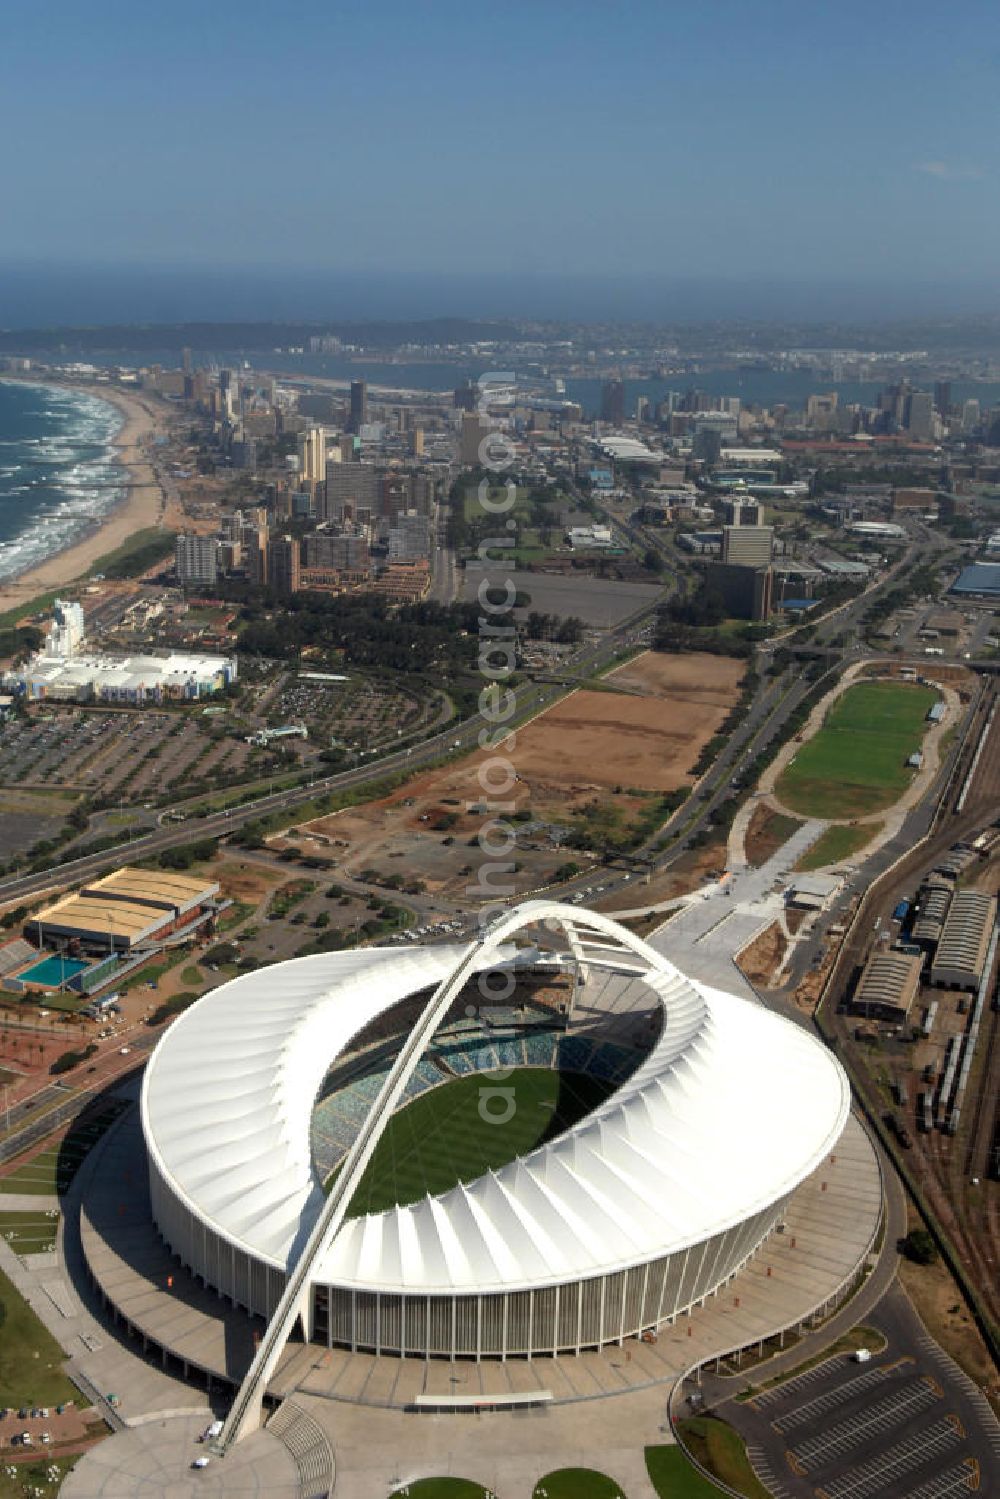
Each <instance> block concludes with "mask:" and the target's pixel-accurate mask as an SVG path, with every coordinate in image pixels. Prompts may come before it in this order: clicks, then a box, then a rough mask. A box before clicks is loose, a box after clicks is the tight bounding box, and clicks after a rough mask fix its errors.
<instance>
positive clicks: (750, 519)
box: [722, 496, 760, 526]
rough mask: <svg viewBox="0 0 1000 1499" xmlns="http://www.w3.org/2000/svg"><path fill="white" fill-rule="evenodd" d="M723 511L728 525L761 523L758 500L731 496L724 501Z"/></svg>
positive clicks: (755, 524)
mask: <svg viewBox="0 0 1000 1499" xmlns="http://www.w3.org/2000/svg"><path fill="white" fill-rule="evenodd" d="M722 513H723V515H724V517H725V523H726V525H727V526H759V525H760V506H759V505H758V504H757V501H756V500H751V499H746V498H743V499H739V498H737V497H735V496H730V498H729V499H727V500H726V501H724V503H723V506H722Z"/></svg>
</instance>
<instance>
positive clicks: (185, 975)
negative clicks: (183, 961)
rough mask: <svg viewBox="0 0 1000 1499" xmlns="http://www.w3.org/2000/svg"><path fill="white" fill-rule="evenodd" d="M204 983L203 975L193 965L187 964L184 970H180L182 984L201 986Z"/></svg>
mask: <svg viewBox="0 0 1000 1499" xmlns="http://www.w3.org/2000/svg"><path fill="white" fill-rule="evenodd" d="M204 982H205V975H204V974H203V973H202V971H201V969H200V968H197V967H195V965H194V964H193V963H189V964H188V966H187V967H186V968H182V969H181V983H182V984H203V983H204Z"/></svg>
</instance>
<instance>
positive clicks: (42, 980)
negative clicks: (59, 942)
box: [18, 953, 90, 989]
mask: <svg viewBox="0 0 1000 1499" xmlns="http://www.w3.org/2000/svg"><path fill="white" fill-rule="evenodd" d="M89 967H90V964H89V963H88V962H87V961H86V960H85V959H83V958H59V957H55V956H53V954H51V953H50V954H49V956H48V957H47V958H43V959H42V960H41V962H40V963H35V964H34V966H33V967H31V968H28V969H25V971H24V972H23V973H19V974H18V978H19V979H20V980H21V982H22V983H24V984H44V985H45V987H46V988H47V989H58V988H59V985H60V984H65V983H66V982H67V981H68V980H69V979H71V978H73V976H74V975H75V974H77V973H82V972H83V970H84V969H85V968H89Z"/></svg>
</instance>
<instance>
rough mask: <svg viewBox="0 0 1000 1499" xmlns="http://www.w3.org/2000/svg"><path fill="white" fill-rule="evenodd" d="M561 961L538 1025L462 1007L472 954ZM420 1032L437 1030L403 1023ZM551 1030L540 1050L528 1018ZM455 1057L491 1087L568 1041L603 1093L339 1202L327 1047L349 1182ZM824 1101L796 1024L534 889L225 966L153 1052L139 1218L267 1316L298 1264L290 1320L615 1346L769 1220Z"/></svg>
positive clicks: (482, 1346)
mask: <svg viewBox="0 0 1000 1499" xmlns="http://www.w3.org/2000/svg"><path fill="white" fill-rule="evenodd" d="M532 928H536V929H537V930H536V933H535V940H534V941H533V942H532V944H531V945H525V944H526V939H527V938H528V936H529V934H530V932H531V929H532ZM557 942H563V943H565V944H566V945H567V950H566V951H564V952H559V953H556V952H555V951H554V950H553V944H555V943H557ZM560 972H561V973H563V974H569V975H570V976H571V990H570V993H569V998H568V1000H567V1001H566V1002H565V1003H562V1004H555V1005H554V1006H553V1008H552V1011H551V1013H552V1025H551V1026H549V1027H547V1028H546V1027H541V1028H536V1029H535V1030H531V1029H530V1027H528V1026H527V1023H526V1022H525V1023H524V1024H523V1025H522V1024H521V1023H520V1022H519V1021H518V1019H517V1018H516V1014H515V1018H514V1019H513V1020H510V1019H509V1018H508V1020H507V1022H506V1023H505V1028H504V1031H503V1036H504V1040H503V1042H501V1041H500V1039H498V1038H499V1035H500V1033H499V1032H498V1031H497V1029H496V1028H495V1027H493V1026H491V1025H490V1023H489V1020H488V1018H480V1017H479V1016H477V1017H476V1018H475V1020H474V1021H467V1020H466V1019H465V1017H466V1016H467V1015H468V1012H469V1010H470V1008H471V1007H470V1006H469V1005H468V1004H467V1003H466V1001H467V1000H468V999H469V997H470V995H472V994H473V993H474V991H475V990H476V987H477V977H476V976H477V975H479V976H480V977H481V976H482V975H485V974H487V973H489V974H491V975H493V976H494V977H493V979H492V980H491V983H492V985H493V987H494V988H495V987H496V983H497V982H498V981H500V982H502V981H503V979H504V977H506V980H507V982H508V984H509V985H510V986H513V985H514V984H517V983H542V982H545V981H546V976H547V975H551V974H553V973H557V974H558V973H560ZM469 978H471V979H472V982H471V983H468V982H466V980H467V979H469ZM564 992H565V991H564ZM425 996H426V1000H425ZM407 1004H410V1005H411V1006H412V1005H414V1004H416V1005H417V1006H418V1013H419V1020H417V1021H416V1022H414V1021H413V1020H412V1019H409V1020H405V1022H404V1024H402V1025H401V1026H399V1027H398V1028H397V1029H398V1040H399V1050H398V1056H397V1060H396V1061H395V1063H391V1064H390V1066H389V1070H388V1071H387V1072H384V1073H377V1074H376V1075H375V1076H374V1078H373V1077H372V1075H371V1074H370V1072H369V1073H368V1074H367V1075H366V1074H365V1072H364V1067H363V1065H362V1063H363V1059H364V1053H365V1046H366V1045H367V1042H365V1044H364V1045H361V1046H360V1047H359V1042H358V1038H359V1037H362V1036H364V1037H368V1038H370V1036H371V1035H372V1034H373V1029H372V1028H373V1027H375V1028H376V1030H377V1028H378V1026H380V1025H381V1026H382V1027H383V1032H384V1035H385V1036H388V1037H389V1039H390V1041H391V1040H392V1036H393V1034H394V1030H393V1014H394V1012H397V1015H405V1014H412V1013H415V1012H412V1011H411V1012H407V1011H406V1010H405V1006H406V1005H407ZM400 1007H402V1008H400ZM488 1014H489V1012H488V1010H487V1011H486V1012H485V1015H486V1016H487V1017H488ZM470 1025H473V1026H475V1027H477V1028H478V1029H476V1030H475V1031H470V1030H469V1029H468V1027H469V1026H470ZM463 1027H466V1029H464V1030H463ZM432 1028H433V1030H434V1033H435V1036H436V1043H435V1044H436V1045H437V1046H438V1050H437V1051H429V1050H428V1049H427V1048H426V1047H425V1045H424V1042H423V1039H422V1036H423V1034H427V1035H430V1034H431V1030H432ZM556 1032H558V1034H555V1033H556ZM442 1035H443V1036H444V1037H445V1038H446V1041H445V1042H442V1041H441V1040H440V1037H441V1036H442ZM553 1035H554V1036H555V1039H554V1040H553V1041H552V1050H551V1054H550V1053H549V1051H548V1050H547V1049H546V1048H547V1047H548V1039H547V1040H544V1041H542V1040H540V1037H542V1036H545V1037H548V1038H549V1039H552V1037H553ZM414 1037H418V1039H419V1042H420V1044H419V1046H415V1045H414V1044H413V1042H414ZM448 1047H451V1048H452V1049H451V1050H450V1051H449V1050H448V1049H447V1048H448ZM505 1047H506V1050H505V1049H504V1048H505ZM512 1047H513V1053H512V1051H511V1048H512ZM518 1048H519V1050H518ZM626 1054H629V1055H628V1060H627V1064H623V1063H622V1057H623V1056H625V1055H626ZM459 1056H461V1059H462V1070H463V1071H465V1072H480V1073H481V1074H482V1082H483V1087H484V1089H490V1088H492V1087H493V1086H494V1084H495V1082H496V1080H497V1079H498V1078H499V1079H500V1081H501V1082H502V1077H503V1074H502V1072H499V1071H498V1064H503V1063H506V1064H507V1065H510V1064H511V1063H512V1062H519V1063H520V1064H522V1065H549V1066H553V1065H555V1066H559V1067H564V1066H566V1065H567V1064H568V1059H569V1057H570V1056H572V1066H573V1068H574V1069H575V1070H577V1071H579V1072H583V1073H586V1072H587V1071H588V1069H593V1071H594V1073H595V1075H596V1074H597V1072H598V1071H599V1070H603V1072H604V1075H605V1077H606V1078H608V1079H609V1091H608V1092H607V1094H606V1096H605V1097H604V1098H603V1101H601V1102H600V1103H599V1104H598V1105H597V1106H596V1107H595V1108H593V1109H592V1110H591V1111H590V1112H588V1113H586V1114H585V1115H584V1117H582V1118H580V1119H578V1120H577V1122H576V1123H575V1124H573V1125H572V1126H571V1127H570V1128H568V1129H565V1130H563V1131H562V1132H561V1133H557V1134H556V1135H555V1137H554V1138H551V1139H548V1140H547V1141H546V1142H545V1143H543V1144H539V1145H537V1146H536V1147H535V1148H534V1149H532V1150H531V1151H530V1152H529V1153H527V1154H525V1155H522V1156H520V1157H516V1158H514V1159H512V1160H510V1161H509V1162H508V1163H507V1164H506V1165H501V1166H499V1167H497V1168H495V1169H492V1170H484V1171H483V1173H482V1174H481V1175H479V1176H478V1177H477V1178H476V1179H475V1180H465V1181H462V1182H460V1183H459V1184H457V1185H455V1186H453V1187H451V1188H450V1189H449V1190H446V1191H443V1192H440V1193H438V1194H437V1195H427V1196H424V1197H423V1198H422V1199H420V1200H418V1201H412V1202H408V1203H405V1204H403V1205H398V1206H395V1207H392V1208H390V1209H389V1210H387V1211H384V1212H378V1213H374V1212H373V1213H367V1214H363V1215H361V1216H356V1217H353V1218H347V1217H345V1211H346V1206H347V1204H346V1203H342V1204H339V1205H338V1204H337V1203H336V1202H335V1199H336V1197H337V1195H338V1194H337V1188H336V1187H335V1188H334V1190H333V1192H332V1193H331V1195H330V1197H329V1198H328V1197H326V1196H325V1194H324V1189H323V1182H322V1180H321V1173H320V1171H319V1169H318V1168H317V1163H316V1158H315V1149H314V1143H313V1141H312V1138H311V1127H312V1124H313V1120H314V1115H315V1108H316V1100H317V1098H318V1096H319V1095H320V1094H321V1090H322V1089H323V1086H324V1082H325V1080H327V1079H328V1077H329V1074H330V1069H331V1066H333V1067H335V1068H343V1067H344V1066H345V1063H351V1062H352V1060H354V1059H357V1060H358V1066H359V1071H358V1077H359V1079H360V1081H359V1082H357V1083H356V1084H354V1085H351V1084H350V1083H345V1084H344V1085H343V1088H342V1090H340V1091H338V1089H335V1090H334V1094H333V1096H334V1098H335V1099H336V1098H337V1097H341V1098H342V1100H343V1109H342V1116H343V1117H342V1119H341V1124H342V1125H343V1124H344V1122H345V1121H346V1125H347V1133H346V1134H345V1135H344V1137H343V1140H342V1144H343V1146H344V1147H345V1155H344V1157H343V1160H342V1162H341V1166H342V1171H343V1176H344V1178H345V1182H346V1179H347V1178H348V1177H350V1176H351V1172H352V1169H353V1168H355V1167H360V1166H363V1165H364V1161H365V1159H368V1158H369V1157H370V1154H371V1151H372V1150H373V1149H374V1144H373V1141H374V1140H375V1139H377V1137H378V1136H379V1135H380V1134H381V1132H382V1130H383V1129H384V1128H385V1126H386V1124H387V1123H388V1119H389V1117H390V1116H392V1115H393V1114H394V1113H396V1112H398V1110H399V1109H400V1108H403V1107H405V1106H406V1105H407V1104H408V1103H410V1102H411V1101H412V1100H413V1099H415V1098H416V1097H418V1096H419V1095H420V1094H421V1093H422V1092H426V1091H428V1090H429V1089H431V1088H433V1087H436V1086H446V1085H447V1082H448V1078H449V1075H452V1076H453V1075H456V1072H457V1061H458V1058H459ZM347 1075H348V1076H349V1075H350V1067H348V1068H347ZM352 1086H353V1092H352V1091H351V1090H352ZM849 1106H850V1093H849V1086H848V1083H847V1079H846V1077H845V1075H844V1073H843V1071H842V1069H841V1067H840V1065H839V1063H838V1062H837V1061H836V1059H835V1058H834V1057H833V1056H831V1055H830V1053H829V1052H828V1051H827V1050H826V1049H825V1048H824V1047H823V1046H822V1045H821V1044H820V1043H819V1042H818V1041H817V1040H815V1039H814V1037H813V1036H811V1035H810V1034H809V1033H808V1032H806V1031H805V1030H803V1029H802V1028H801V1027H799V1026H797V1025H795V1024H793V1023H791V1022H790V1021H786V1020H784V1019H782V1018H780V1017H778V1016H776V1015H774V1014H772V1013H770V1012H769V1011H767V1010H765V1009H763V1008H762V1007H760V1006H757V1005H755V1004H752V1003H749V1002H747V1001H745V1000H743V999H740V998H737V997H736V996H734V995H731V994H728V993H725V992H723V991H721V990H717V989H712V988H708V987H706V986H704V985H702V984H698V983H695V982H693V981H691V980H688V979H687V978H685V977H684V976H683V975H682V974H680V973H679V972H678V971H677V970H676V969H675V968H674V967H673V966H672V964H670V963H669V962H668V961H667V960H666V959H665V958H664V957H663V956H662V955H660V954H659V953H658V952H656V951H655V950H654V949H653V948H652V947H650V946H649V945H648V944H646V943H644V942H643V941H641V940H640V939H638V938H636V937H634V936H633V935H632V934H631V933H629V932H628V931H626V930H625V929H624V928H623V927H621V926H618V925H617V924H616V923H614V922H613V921H611V920H609V919H608V918H606V917H602V916H598V915H596V914H595V913H592V912H587V911H582V910H581V909H580V908H579V907H575V906H565V905H558V904H555V903H552V902H544V901H532V902H528V903H526V904H524V905H522V906H521V907H519V908H517V909H516V910H514V911H513V912H512V913H510V914H509V915H507V916H506V917H504V918H502V919H501V920H500V921H499V922H497V923H495V924H494V926H493V928H491V929H490V930H489V931H488V932H486V933H485V934H484V935H483V936H482V937H481V938H480V939H479V940H478V941H477V942H476V943H473V944H472V945H471V946H469V945H466V946H457V945H454V944H448V945H440V946H438V945H428V946H424V947H411V948H407V949H402V950H401V949H398V948H388V949H385V948H383V949H378V948H369V949H364V950H361V951H354V952H348V953H340V954H329V955H322V956H318V957H312V958H300V959H297V960H293V961H291V962H287V963H281V964H277V965H275V966H273V967H271V968H266V969H262V970H260V971H258V972H256V973H253V974H249V975H247V976H245V977H241V978H237V979H234V980H232V981H231V982H230V983H227V984H224V985H222V986H221V987H220V988H219V989H217V990H215V991H214V992H213V993H211V994H209V995H207V996H206V997H205V998H203V999H202V1000H201V1001H199V1002H198V1003H197V1004H196V1005H194V1006H193V1007H192V1008H191V1009H190V1010H189V1011H187V1012H186V1013H185V1014H184V1015H183V1016H182V1017H181V1018H180V1019H179V1020H178V1021H177V1022H176V1023H175V1024H174V1026H172V1027H171V1029H170V1031H169V1032H168V1033H167V1034H166V1035H165V1036H164V1038H163V1040H162V1041H161V1042H160V1044H159V1046H158V1047H157V1049H156V1051H155V1053H154V1055H153V1057H152V1059H151V1061H150V1063H149V1065H148V1067H147V1070H146V1075H145V1080H144V1085H143V1095H142V1123H143V1130H144V1135H145V1141H146V1147H147V1151H148V1159H149V1173H150V1184H151V1195H152V1204H153V1215H154V1219H155V1222H156V1224H157V1227H158V1230H159V1232H160V1234H161V1235H162V1237H163V1238H164V1240H165V1241H166V1243H167V1244H168V1245H169V1247H170V1248H171V1250H172V1251H173V1252H174V1253H175V1254H176V1255H177V1256H178V1257H179V1259H180V1260H181V1261H182V1262H183V1263H184V1264H185V1265H186V1266H188V1267H189V1268H190V1269H191V1270H192V1271H193V1272H194V1273H195V1274H197V1275H198V1276H200V1277H201V1278H202V1279H203V1280H204V1281H205V1283H206V1284H207V1285H208V1286H210V1287H213V1288H214V1289H215V1290H216V1291H218V1292H219V1293H220V1294H221V1295H223V1296H225V1297H228V1298H230V1299H231V1300H232V1301H233V1302H234V1303H236V1304H238V1305H241V1306H243V1307H245V1308H246V1309H247V1310H248V1311H249V1312H251V1313H255V1314H259V1315H261V1316H263V1317H265V1318H268V1319H271V1318H272V1317H274V1314H275V1312H276V1309H279V1314H280V1308H279V1303H282V1298H283V1296H284V1298H285V1300H287V1293H286V1282H287V1284H288V1285H289V1286H291V1285H292V1284H293V1282H294V1281H295V1280H296V1279H297V1278H298V1277H299V1276H300V1274H301V1271H302V1268H303V1266H305V1267H306V1268H307V1270H308V1274H307V1275H306V1277H305V1280H304V1281H303V1285H304V1291H303V1294H302V1298H301V1300H300V1301H299V1302H297V1304H296V1315H297V1316H299V1317H300V1319H301V1324H302V1328H303V1332H304V1334H305V1336H306V1337H308V1338H311V1339H313V1340H315V1341H318V1342H320V1343H324V1344H327V1345H329V1346H343V1347H347V1348H351V1349H358V1350H371V1351H374V1352H376V1353H395V1354H404V1355H410V1356H421V1357H432V1356H443V1357H452V1358H454V1357H471V1358H495V1357H501V1358H502V1357H508V1356H524V1355H529V1356H530V1355H533V1354H556V1353H574V1352H579V1351H581V1350H582V1349H584V1348H591V1347H599V1346H601V1345H603V1344H607V1343H612V1342H620V1341H622V1340H623V1339H624V1338H626V1337H629V1336H632V1335H635V1334H641V1333H642V1332H644V1331H646V1330H652V1329H655V1328H656V1327H657V1326H659V1325H661V1324H663V1323H665V1322H670V1321H673V1320H674V1319H676V1318H677V1317H678V1316H679V1315H681V1314H683V1313H684V1312H685V1311H686V1310H687V1309H689V1308H691V1307H692V1306H694V1305H696V1304H698V1303H700V1302H702V1301H704V1300H705V1298H706V1297H708V1296H710V1295H711V1294H713V1293H714V1292H715V1291H717V1290H718V1289H719V1288H720V1286H722V1285H724V1284H725V1283H726V1282H727V1281H729V1280H730V1279H732V1277H733V1276H734V1275H735V1274H736V1273H737V1272H738V1271H739V1269H740V1268H741V1267H742V1266H743V1265H744V1264H745V1263H746V1262H747V1261H748V1260H749V1259H750V1258H751V1257H752V1256H753V1255H754V1254H755V1253H756V1252H757V1251H758V1250H759V1248H760V1246H761V1245H762V1244H763V1243H764V1242H765V1241H766V1239H767V1238H768V1236H769V1235H770V1234H772V1233H773V1232H775V1230H777V1229H778V1227H779V1225H780V1224H781V1221H782V1216H783V1212H784V1208H785V1204H786V1203H787V1201H788V1198H789V1196H790V1195H791V1194H792V1193H793V1192H794V1191H795V1189H796V1187H797V1186H798V1185H799V1184H800V1183H801V1182H802V1181H804V1180H805V1178H806V1177H808V1176H809V1175H810V1174H811V1173H812V1172H813V1171H814V1170H815V1169H816V1168H817V1166H818V1165H819V1164H820V1163H821V1162H822V1161H823V1159H824V1158H825V1157H826V1156H827V1155H828V1154H829V1153H830V1152H831V1151H832V1150H833V1149H834V1148H835V1146H836V1142H837V1140H838V1138H839V1136H840V1134H841V1132H842V1130H843V1128H844V1125H845V1123H846V1120H847V1116H848V1112H849ZM352 1111H353V1115H352ZM352 1117H354V1118H355V1119H356V1122H355V1123H354V1124H353V1125H351V1122H350V1121H351V1118H352ZM373 1123H374V1126H375V1128H374V1129H373V1128H372V1126H373ZM352 1129H353V1130H354V1131H355V1132H356V1133H357V1137H358V1138H357V1142H356V1144H351V1143H350V1140H351V1132H352ZM366 1132H367V1134H368V1135H369V1136H371V1138H370V1139H368V1140H367V1141H365V1140H364V1138H363V1137H364V1136H365V1134H366ZM362 1145H364V1149H362ZM341 1195H342V1196H343V1195H344V1194H343V1193H341ZM332 1209H336V1211H332ZM293 1267H295V1275H294V1276H292V1277H291V1278H289V1277H290V1272H291V1271H292V1268H293ZM277 1320H279V1318H275V1321H277ZM272 1325H273V1324H272Z"/></svg>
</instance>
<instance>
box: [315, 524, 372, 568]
mask: <svg viewBox="0 0 1000 1499" xmlns="http://www.w3.org/2000/svg"><path fill="white" fill-rule="evenodd" d="M303 554H304V555H303V563H304V566H306V567H323V568H331V569H333V570H335V571H338V572H360V571H362V570H363V569H365V568H367V567H368V563H369V554H368V538H367V537H366V536H360V535H354V534H350V533H348V534H346V535H343V536H334V535H331V534H330V533H329V532H327V531H313V532H311V533H310V534H309V535H308V536H306V537H305V539H304V541H303Z"/></svg>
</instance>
